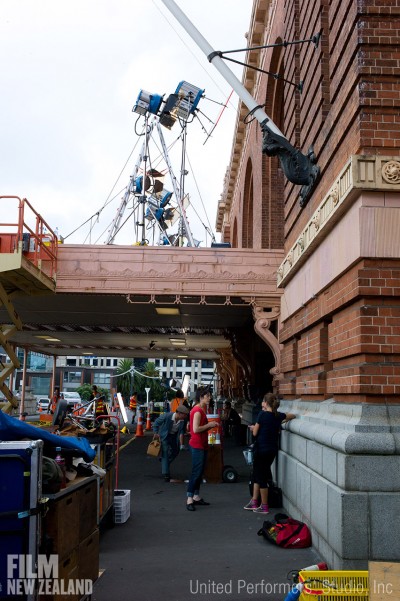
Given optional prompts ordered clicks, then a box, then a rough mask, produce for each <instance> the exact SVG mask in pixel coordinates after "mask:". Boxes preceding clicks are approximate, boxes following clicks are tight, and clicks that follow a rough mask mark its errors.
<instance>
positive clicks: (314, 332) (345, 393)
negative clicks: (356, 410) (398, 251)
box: [279, 259, 400, 403]
mask: <svg viewBox="0 0 400 601" xmlns="http://www.w3.org/2000/svg"><path fill="white" fill-rule="evenodd" d="M280 341H281V342H284V349H283V352H282V358H283V360H282V372H283V374H284V375H283V379H282V382H281V383H280V386H279V389H280V392H281V393H282V394H285V393H284V391H287V394H288V395H290V396H301V397H302V398H306V397H307V398H310V397H309V396H308V395H318V396H319V398H321V397H323V398H326V397H332V396H333V397H334V398H335V399H336V400H339V401H342V402H345V401H348V402H355V401H359V402H369V403H388V402H394V403H396V402H398V400H399V396H400V260H385V261H383V260H380V261H378V260H372V259H368V260H367V259H366V260H364V261H360V263H359V264H357V265H355V266H354V267H353V268H352V269H351V270H349V271H348V272H347V273H345V274H344V275H343V276H342V277H341V278H339V279H338V280H337V281H336V282H334V283H333V284H332V285H331V286H329V287H328V288H327V289H326V290H324V291H323V292H322V293H321V294H320V295H319V296H318V297H317V298H316V299H314V300H312V301H311V302H310V303H308V304H307V306H306V307H304V308H302V309H301V311H299V312H298V313H297V314H296V315H295V316H293V318H292V319H290V320H288V321H287V322H285V324H284V325H283V327H282V330H281V334H280ZM295 348H296V349H297V352H296V353H294V351H293V349H295ZM289 391H290V392H289Z"/></svg>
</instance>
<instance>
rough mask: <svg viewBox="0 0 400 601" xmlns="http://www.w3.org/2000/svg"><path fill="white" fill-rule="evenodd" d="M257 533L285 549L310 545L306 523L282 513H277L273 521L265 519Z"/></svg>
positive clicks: (309, 533) (309, 534) (309, 535)
mask: <svg viewBox="0 0 400 601" xmlns="http://www.w3.org/2000/svg"><path fill="white" fill-rule="evenodd" d="M257 534H258V536H263V537H264V538H265V539H266V540H268V541H269V542H270V543H272V544H274V545H278V547H283V548H285V549H304V548H305V547H311V532H310V529H309V528H308V526H307V524H304V522H300V521H299V520H295V519H293V518H290V517H289V516H287V515H285V514H283V513H278V514H277V515H276V516H275V521H274V522H271V521H265V522H264V523H263V526H262V528H260V530H259V531H258V532H257Z"/></svg>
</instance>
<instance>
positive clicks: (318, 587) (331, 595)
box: [299, 570, 369, 601]
mask: <svg viewBox="0 0 400 601" xmlns="http://www.w3.org/2000/svg"><path fill="white" fill-rule="evenodd" d="M299 580H300V582H304V589H303V592H302V594H301V595H300V599H301V601H319V600H321V601H356V600H359V601H360V600H361V601H363V600H364V601H366V600H367V599H368V598H369V581H368V571H367V570H366V571H356V570H354V571H351V570H350V571H347V570H326V571H325V570H324V571H315V572H314V571H311V570H310V571H308V570H307V571H302V572H300V574H299Z"/></svg>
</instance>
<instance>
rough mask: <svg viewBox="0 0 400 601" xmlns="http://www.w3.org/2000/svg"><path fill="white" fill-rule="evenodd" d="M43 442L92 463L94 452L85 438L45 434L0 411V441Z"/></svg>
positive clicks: (39, 429) (41, 430)
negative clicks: (28, 440) (67, 450)
mask: <svg viewBox="0 0 400 601" xmlns="http://www.w3.org/2000/svg"><path fill="white" fill-rule="evenodd" d="M26 438H29V439H31V440H43V442H44V443H45V444H46V443H47V444H50V445H51V446H53V447H61V448H62V449H69V450H75V451H76V453H75V454H76V456H77V457H83V459H84V460H85V461H88V462H90V461H93V459H94V458H95V456H96V451H95V450H94V449H92V447H91V446H90V444H89V442H88V441H87V440H86V438H83V437H82V438H77V437H76V436H57V434H51V433H50V432H46V431H45V430H43V429H42V428H36V427H35V426H31V425H30V424H27V423H26V422H23V421H20V420H19V419H17V418H15V417H12V416H10V415H7V414H6V413H3V412H2V411H0V440H8V441H12V440H23V439H26Z"/></svg>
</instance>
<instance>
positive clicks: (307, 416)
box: [281, 399, 400, 455]
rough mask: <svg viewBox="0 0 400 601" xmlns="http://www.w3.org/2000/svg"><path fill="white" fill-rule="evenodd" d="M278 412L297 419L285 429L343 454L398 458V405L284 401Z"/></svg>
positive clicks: (399, 433) (399, 450)
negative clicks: (394, 456)
mask: <svg viewBox="0 0 400 601" xmlns="http://www.w3.org/2000/svg"><path fill="white" fill-rule="evenodd" d="M281 410H282V411H284V412H285V413H296V414H297V415H298V418H297V419H295V420H293V421H291V422H289V423H288V424H286V425H284V429H285V430H288V431H289V432H293V433H296V434H299V435H300V436H301V437H303V438H306V439H308V440H313V441H315V442H318V443H320V444H322V445H324V446H327V447H331V448H332V449H336V450H337V451H340V452H342V453H348V454H357V453H362V454H366V453H367V454H368V453H369V454H372V455H393V454H400V405H391V406H387V405H384V406H376V405H367V404H344V403H336V402H335V401H333V400H327V401H321V402H308V401H301V400H300V399H298V400H295V401H283V402H282V403H281Z"/></svg>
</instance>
